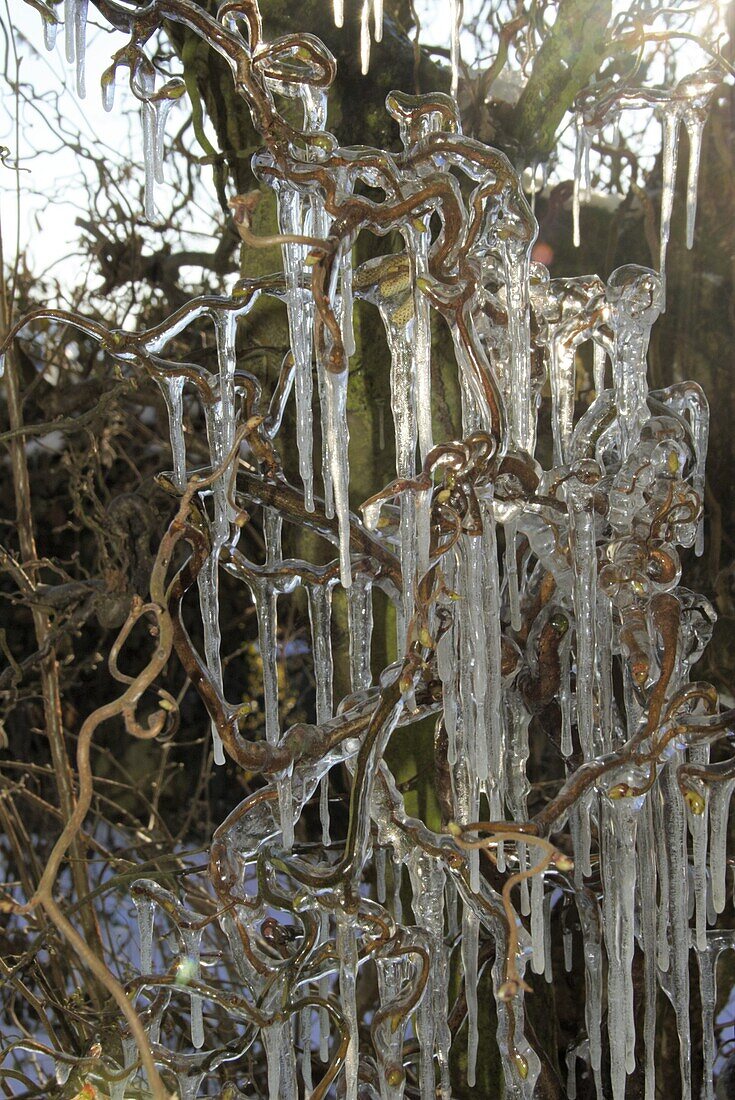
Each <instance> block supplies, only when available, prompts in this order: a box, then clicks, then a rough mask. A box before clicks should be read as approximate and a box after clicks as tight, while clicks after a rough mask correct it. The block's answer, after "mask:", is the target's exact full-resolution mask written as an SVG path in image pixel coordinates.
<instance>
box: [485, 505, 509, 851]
mask: <svg viewBox="0 0 735 1100" xmlns="http://www.w3.org/2000/svg"><path fill="white" fill-rule="evenodd" d="M482 525H483V536H482V551H483V554H484V561H483V570H482V581H483V583H482V597H483V619H484V623H483V632H484V637H485V659H486V675H487V685H486V687H487V690H486V696H485V707H486V716H487V723H486V726H487V747H486V755H487V761H488V792H489V794H490V795H494V796H495V798H496V799H497V806H496V807H495V808H494V809H493V811H492V812H493V814H495V813H497V816H498V817H499V818H500V817H503V816H504V814H505V805H504V803H505V797H506V762H505V750H506V734H505V722H504V712H503V654H502V633H501V620H500V576H499V571H498V545H497V538H496V530H495V516H494V514H493V509H492V505H491V504H490V503H489V502H485V504H484V506H483V510H482ZM481 732H482V731H480V733H481ZM497 859H498V868H499V870H500V871H501V873H502V871H503V869H504V867H503V865H504V855H503V848H502V845H499V846H498V853H497Z"/></svg>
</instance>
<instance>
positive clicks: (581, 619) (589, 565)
mask: <svg viewBox="0 0 735 1100" xmlns="http://www.w3.org/2000/svg"><path fill="white" fill-rule="evenodd" d="M565 490H566V492H565V496H566V501H567V507H568V508H569V528H570V542H571V549H572V554H573V557H574V621H575V636H576V657H577V686H576V703H577V731H578V734H579V741H580V745H581V748H582V753H583V755H584V758H585V760H591V759H592V758H593V756H595V750H596V748H597V746H596V745H595V737H594V713H593V704H594V697H593V693H594V680H595V643H596V626H597V612H596V603H597V601H596V596H597V547H596V543H595V512H594V500H593V495H592V488H591V486H589V485H587V484H585V483H584V482H581V481H579V480H578V479H577V478H570V480H569V481H567V482H566V485H565ZM562 751H563V749H562Z"/></svg>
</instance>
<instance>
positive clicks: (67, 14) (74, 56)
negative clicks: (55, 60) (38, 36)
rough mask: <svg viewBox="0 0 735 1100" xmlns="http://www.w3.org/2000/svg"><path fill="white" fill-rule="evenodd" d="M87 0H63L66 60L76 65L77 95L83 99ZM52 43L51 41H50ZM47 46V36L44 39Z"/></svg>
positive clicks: (84, 90) (84, 92)
mask: <svg viewBox="0 0 735 1100" xmlns="http://www.w3.org/2000/svg"><path fill="white" fill-rule="evenodd" d="M88 7H89V0H64V38H65V49H66V60H67V61H68V62H69V64H70V65H75V66H76V77H75V79H76V87H77V95H78V96H79V98H80V99H84V96H85V94H86V88H85V56H86V45H87V9H88ZM52 44H53V43H52ZM46 45H47V48H48V38H47V39H46Z"/></svg>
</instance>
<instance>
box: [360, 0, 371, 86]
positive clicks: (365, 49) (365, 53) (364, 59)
mask: <svg viewBox="0 0 735 1100" xmlns="http://www.w3.org/2000/svg"><path fill="white" fill-rule="evenodd" d="M369 68H370V0H363V4H362V14H361V16H360V70H361V72H362V75H363V76H367V74H368V70H369Z"/></svg>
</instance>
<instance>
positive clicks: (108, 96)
mask: <svg viewBox="0 0 735 1100" xmlns="http://www.w3.org/2000/svg"><path fill="white" fill-rule="evenodd" d="M100 87H101V90H102V107H103V109H104V110H105V111H107V113H108V114H109V113H110V111H111V110H112V108H113V107H114V106H115V70H114V69H108V70H107V72H104V73H103V74H102V79H101V82H100Z"/></svg>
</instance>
